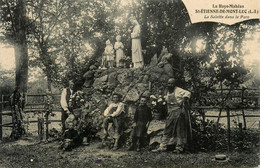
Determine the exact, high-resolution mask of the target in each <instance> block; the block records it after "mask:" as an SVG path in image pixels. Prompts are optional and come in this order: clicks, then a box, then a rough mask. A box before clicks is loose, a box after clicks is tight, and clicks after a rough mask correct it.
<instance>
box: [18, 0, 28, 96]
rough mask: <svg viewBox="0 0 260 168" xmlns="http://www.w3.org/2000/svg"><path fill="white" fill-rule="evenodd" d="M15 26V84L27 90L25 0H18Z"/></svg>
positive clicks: (24, 90) (22, 89)
mask: <svg viewBox="0 0 260 168" xmlns="http://www.w3.org/2000/svg"><path fill="white" fill-rule="evenodd" d="M15 28H16V29H15V31H16V32H15V35H16V45H15V64H16V72H15V74H16V76H15V86H16V87H17V88H19V89H20V90H21V91H23V92H26V91H27V82H28V48H27V42H26V9H25V1H24V0H17V9H16V12H15Z"/></svg>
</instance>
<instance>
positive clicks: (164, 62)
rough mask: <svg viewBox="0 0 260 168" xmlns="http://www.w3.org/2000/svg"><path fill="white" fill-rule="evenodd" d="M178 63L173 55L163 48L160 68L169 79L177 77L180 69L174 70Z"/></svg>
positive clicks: (159, 59) (159, 63) (159, 62)
mask: <svg viewBox="0 0 260 168" xmlns="http://www.w3.org/2000/svg"><path fill="white" fill-rule="evenodd" d="M174 64H176V62H175V61H174V59H173V54H172V53H169V52H168V49H167V48H165V47H164V46H163V49H162V51H161V54H160V56H159V58H158V64H157V65H158V67H160V68H163V69H164V71H165V72H166V73H167V74H168V76H169V77H175V74H176V73H175V72H179V69H176V68H174Z"/></svg>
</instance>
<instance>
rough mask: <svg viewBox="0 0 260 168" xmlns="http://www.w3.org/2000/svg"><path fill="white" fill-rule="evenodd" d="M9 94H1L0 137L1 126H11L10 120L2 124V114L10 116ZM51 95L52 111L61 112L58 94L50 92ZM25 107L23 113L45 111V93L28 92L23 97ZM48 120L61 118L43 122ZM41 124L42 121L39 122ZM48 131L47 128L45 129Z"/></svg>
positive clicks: (33, 121)
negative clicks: (52, 100)
mask: <svg viewBox="0 0 260 168" xmlns="http://www.w3.org/2000/svg"><path fill="white" fill-rule="evenodd" d="M9 97H10V96H6V95H1V101H0V139H2V137H3V127H11V128H12V127H13V124H14V123H12V122H9V123H4V124H3V122H2V121H3V116H5V115H8V116H12V111H11V106H10V100H9ZM52 97H53V99H54V102H53V104H54V106H53V109H52V111H53V112H61V107H60V105H59V104H60V103H59V101H60V94H52ZM25 102H26V103H25V107H24V110H23V113H24V114H26V113H41V114H43V113H45V105H46V94H28V95H26V97H25ZM41 121H42V120H39V119H38V120H32V121H24V123H26V124H29V123H38V124H39V122H41ZM50 122H61V119H59V120H49V121H47V122H45V124H49V123H50ZM41 124H42V123H41ZM47 131H48V130H47Z"/></svg>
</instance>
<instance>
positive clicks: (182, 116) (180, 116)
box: [160, 105, 191, 147]
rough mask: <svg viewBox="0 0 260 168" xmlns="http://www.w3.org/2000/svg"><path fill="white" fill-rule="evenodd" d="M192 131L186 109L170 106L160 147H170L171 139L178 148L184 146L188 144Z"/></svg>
mask: <svg viewBox="0 0 260 168" xmlns="http://www.w3.org/2000/svg"><path fill="white" fill-rule="evenodd" d="M190 131H191V130H190V118H189V114H188V112H187V111H186V110H185V108H181V107H177V106H172V107H171V106H170V107H169V105H168V116H167V119H166V124H165V130H164V134H163V138H162V143H161V145H160V146H161V147H165V146H166V145H168V143H169V141H170V139H171V138H173V140H174V143H176V145H177V146H184V145H185V144H187V139H188V136H189V135H190V134H189V133H190Z"/></svg>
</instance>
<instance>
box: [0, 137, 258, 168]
mask: <svg viewBox="0 0 260 168" xmlns="http://www.w3.org/2000/svg"><path fill="white" fill-rule="evenodd" d="M0 145H1V147H0V168H9V167H15V168H19V167H21V168H25V167H48V168H52V167H55V168H57V167H62V168H66V167H68V168H81V167H240V166H245V167H257V165H259V155H257V154H256V153H229V154H228V153H226V154H227V156H228V157H229V161H225V162H217V161H215V160H214V155H215V154H216V153H197V154H179V155H177V154H173V153H171V152H164V153H152V152H149V151H141V152H135V151H131V152H128V151H126V149H119V150H118V151H116V152H114V151H111V150H109V149H98V145H99V142H93V143H91V145H90V146H80V147H78V148H76V149H74V150H72V151H71V152H63V151H61V150H60V149H58V146H59V142H50V143H38V142H37V141H35V140H34V139H30V138H29V139H28V138H27V139H23V140H19V141H16V142H8V143H1V144H0Z"/></svg>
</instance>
